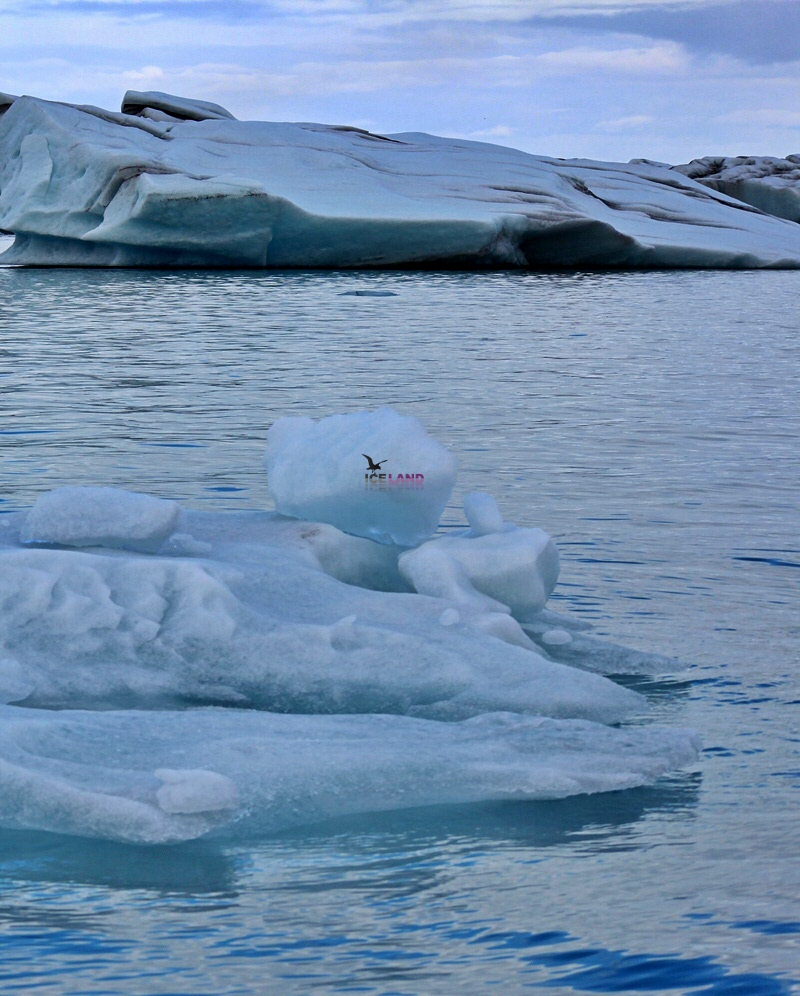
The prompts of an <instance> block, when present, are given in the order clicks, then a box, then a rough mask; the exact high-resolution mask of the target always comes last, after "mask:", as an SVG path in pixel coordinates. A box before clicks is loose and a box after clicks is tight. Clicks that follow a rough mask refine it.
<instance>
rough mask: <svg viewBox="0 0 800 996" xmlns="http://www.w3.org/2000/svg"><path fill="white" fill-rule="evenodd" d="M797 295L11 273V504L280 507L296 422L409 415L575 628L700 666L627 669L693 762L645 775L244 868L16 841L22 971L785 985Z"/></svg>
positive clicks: (69, 987)
mask: <svg viewBox="0 0 800 996" xmlns="http://www.w3.org/2000/svg"><path fill="white" fill-rule="evenodd" d="M386 291H391V292H392V293H393V294H394V296H381V297H376V296H370V294H366V293H363V292H386ZM799 291H800V274H798V273H791V272H783V273H779V272H776V273H738V274H731V273H689V272H687V273H678V272H674V273H658V274H656V273H652V274H646V273H643V274H605V275H604V274H549V275H537V274H485V275H474V274H416V273H349V274H347V273H327V274H326V273H322V274H320V273H290V274H281V273H232V272H227V273H155V272H152V273H148V272H133V271H120V272H116V273H115V272H104V271H98V272H81V271H30V270H25V271H23V270H0V485H1V486H0V511H3V510H5V511H11V510H13V509H17V508H21V507H24V506H25V505H28V504H30V503H31V502H32V501H33V500H34V498H35V497H36V495H37V494H39V493H41V492H42V491H44V490H46V489H47V488H51V487H54V486H57V485H61V484H67V483H95V484H111V485H117V486H123V487H130V488H134V489H139V490H144V491H149V492H152V493H155V494H160V495H164V496H167V497H175V498H179V499H181V500H182V501H185V502H186V503H187V504H189V505H192V506H194V507H197V508H214V509H220V508H244V507H265V506H268V504H269V500H268V495H267V491H266V482H265V476H264V472H263V469H262V467H261V456H262V450H263V445H264V437H265V433H266V430H267V428H268V426H269V425H270V424H271V422H272V421H273V420H274V419H275V418H277V417H279V416H281V415H284V414H308V415H312V416H319V415H323V414H330V413H331V412H333V411H348V410H352V409H353V408H357V407H375V406H378V405H381V404H392V405H394V406H396V407H397V408H399V409H400V410H401V411H403V412H406V413H409V414H414V415H417V416H418V417H420V418H421V419H422V420H423V421H424V422H425V423H426V424H427V425H428V426H429V427H430V429H431V431H432V432H433V433H434V435H436V436H437V437H438V438H440V439H442V441H444V442H445V443H447V444H448V445H449V446H450V447H451V448H452V449H453V450H454V451H455V452H456V453H457V455H458V458H459V461H460V466H461V476H460V483H459V487H460V489H461V492H463V491H466V490H471V489H478V490H486V491H491V492H492V493H494V494H495V495H496V497H497V498H498V501H499V504H500V506H501V509H502V510H503V512H504V513H505V514H506V516H507V518H509V519H511V520H516V521H518V522H520V523H521V524H529V525H530V524H535V525H541V526H543V527H544V528H546V529H547V530H548V531H550V532H551V533H553V534H554V535H555V536H556V538H557V540H558V543H559V546H560V549H561V552H562V575H561V581H560V583H559V587H558V589H557V590H556V594H555V598H554V600H553V601H554V607H555V608H557V609H561V610H564V611H569V612H571V613H573V614H580V615H581V616H582V617H583V618H584V619H587V620H589V621H591V622H593V623H595V624H596V627H597V629H596V632H597V634H598V635H601V636H604V637H610V638H612V639H614V640H616V641H617V642H619V643H623V644H628V645H631V646H637V647H640V648H641V649H642V650H645V651H652V652H656V653H660V654H665V655H667V656H676V657H679V658H681V659H683V660H685V661H688V662H690V664H691V665H692V666H691V667H690V669H689V670H688V671H687V672H686V673H684V674H679V675H675V676H674V677H670V676H665V677H659V678H657V679H653V678H631V677H620V678H619V679H618V680H620V681H621V682H623V683H625V684H627V685H629V686H631V687H636V688H637V689H638V690H639V691H642V692H643V693H644V694H645V695H646V696H647V698H648V700H649V701H650V703H651V706H652V709H651V714H650V715H649V716H648V717H647V719H646V722H664V723H667V724H670V725H675V726H678V725H680V726H689V727H694V728H696V729H699V730H700V731H701V732H702V734H703V737H704V740H705V745H706V749H705V751H704V753H703V758H702V763H701V772H700V773H699V774H684V775H679V776H677V777H675V778H671V779H665V780H664V781H663V782H661V783H660V784H659V785H657V786H655V787H653V788H650V789H636V790H633V791H628V792H620V793H613V794H608V795H604V796H597V797H584V798H575V799H569V800H563V801H560V802H552V803H538V804H505V805H493V806H465V807H442V808H431V809H427V810H416V811H410V812H403V813H394V814H393V813H388V814H381V815H377V816H362V817H357V818H356V817H353V818H349V819H347V820H339V821H337V822H335V823H329V824H325V825H320V826H315V827H307V828H304V829H301V830H297V831H294V832H292V833H290V834H284V835H281V836H280V837H276V838H272V839H269V840H258V841H251V842H248V843H242V844H239V845H237V846H235V847H233V846H230V845H229V844H226V843H225V842H224V841H223V840H218V841H216V842H215V841H203V842H196V843H194V844H191V845H181V846H179V847H169V848H138V847H124V846H121V845H114V844H109V843H91V844H87V843H85V842H81V841H76V840H70V839H67V838H61V837H55V836H52V835H47V834H26V833H10V832H3V833H0V878H1V879H2V881H3V904H2V906H0V914H1V915H2V917H3V922H4V930H5V935H4V936H5V938H6V939H7V941H8V946H7V947H4V949H3V959H2V961H0V979H2V984H3V985H4V986H5V987H7V988H9V989H10V988H12V987H14V986H17V987H18V989H21V990H22V991H39V990H41V991H42V992H54V993H74V992H78V991H80V992H86V993H114V994H116V993H124V994H129V993H132V992H136V993H137V994H139V993H143V994H144V993H153V994H159V996H164V994H165V993H167V992H175V993H177V992H180V993H192V994H208V996H219V994H223V993H262V992H276V993H281V994H283V993H287V994H290V996H294V994H298V996H299V994H303V996H305V994H307V993H309V992H314V991H317V990H322V991H326V992H339V991H342V992H344V991H351V992H352V991H360V992H368V993H383V994H396V993H403V994H423V993H424V994H428V993H430V994H444V996H452V994H453V993H454V992H464V993H470V994H471V993H484V992H491V991H493V990H496V991H498V992H503V993H516V992H520V991H525V990H527V988H528V987H530V986H533V985H546V986H548V987H550V988H552V989H554V990H555V991H558V992H565V993H567V992H584V991H586V992H612V991H617V992H630V991H651V992H666V991H672V992H675V991H680V992H686V991H694V990H696V989H697V990H700V991H702V992H705V993H712V994H715V996H716V994H723V993H725V994H728V993H730V994H733V993H748V994H749V993H758V994H762V993H763V994H772V993H776V994H777V993H784V992H788V991H789V984H788V982H787V979H789V978H797V977H798V976H800V966H799V965H798V954H797V952H798V949H797V944H796V939H797V935H796V925H797V923H798V921H799V920H800V916H799V915H798V908H797V896H798V895H800V882H799V881H798V878H797V863H796V855H797V853H798V849H799V848H798V845H800V841H799V840H798V824H797V821H796V819H794V817H793V812H792V809H791V802H792V799H793V797H792V796H791V794H790V793H791V792H792V790H793V788H796V785H797V781H798V777H800V776H799V775H798V772H800V751H799V750H798V741H797V738H796V736H795V735H794V734H793V733H792V730H791V725H790V722H791V719H792V717H793V716H794V713H795V711H796V705H797V702H798V701H800V688H799V687H798V677H797V674H798V669H797V658H798V655H797V642H798V636H800V629H799V628H798V624H797V620H796V613H795V611H794V606H795V605H796V604H797V585H798V571H797V563H798V557H799V556H800V555H799V554H798V547H797V481H798V480H800V448H798V447H797V438H798V436H799V435H800V413H799V412H798V395H797V389H796V384H797V380H798V373H799V372H800V371H798V365H799V364H798V358H799V356H800V341H799V340H798V338H797V335H796V301H797V295H798V292H799ZM351 292H358V293H351ZM447 521H448V523H450V524H453V523H456V522H460V521H463V519H462V514H461V512H460V508H459V506H458V496H456V499H455V500H454V502H453V506H452V507H451V508H450V509H448V511H447Z"/></svg>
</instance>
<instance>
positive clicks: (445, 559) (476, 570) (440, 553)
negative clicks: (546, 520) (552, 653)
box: [398, 508, 558, 619]
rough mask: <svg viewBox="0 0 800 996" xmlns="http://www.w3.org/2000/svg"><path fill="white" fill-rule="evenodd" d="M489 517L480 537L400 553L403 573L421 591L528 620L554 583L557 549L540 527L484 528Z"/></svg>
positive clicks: (437, 541) (442, 541) (483, 521)
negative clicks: (504, 529) (500, 530)
mask: <svg viewBox="0 0 800 996" xmlns="http://www.w3.org/2000/svg"><path fill="white" fill-rule="evenodd" d="M484 512H485V508H484ZM476 521H478V520H476ZM489 521H494V520H490V519H489V516H488V514H484V516H483V518H482V519H481V520H480V530H479V535H477V536H469V535H467V536H441V537H437V538H435V539H432V540H429V541H428V542H427V543H423V544H422V546H420V547H418V548H417V549H416V550H409V551H408V552H406V553H404V554H402V556H401V557H400V559H399V561H398V566H399V569H400V573H401V575H402V576H403V577H404V578H405V579H406V580H407V581H408V582H409V584H410V585H411V586H412V587H413V588H414V590H415V591H417V592H419V593H420V594H423V595H433V596H434V597H436V598H448V599H450V600H452V601H454V602H457V603H459V604H461V605H464V606H471V607H472V608H473V609H475V610H478V611H483V612H491V611H494V612H498V611H499V612H511V613H512V615H513V616H514V617H515V618H517V619H527V618H529V617H530V616H533V615H535V614H536V613H537V612H540V611H541V610H542V609H543V608H544V606H545V603H546V601H547V599H548V598H549V597H550V594H551V592H552V591H553V589H554V588H555V586H556V582H557V581H558V550H557V549H556V547H555V544H554V543H553V541H552V540H551V539H550V537H549V536H548V535H547V533H545V532H544V531H543V530H541V529H515V528H514V527H513V526H512V527H509V528H508V529H507V530H506V531H504V532H488V533H483V528H484V527H485V526H486V525H487V522H489ZM500 521H501V522H502V520H500Z"/></svg>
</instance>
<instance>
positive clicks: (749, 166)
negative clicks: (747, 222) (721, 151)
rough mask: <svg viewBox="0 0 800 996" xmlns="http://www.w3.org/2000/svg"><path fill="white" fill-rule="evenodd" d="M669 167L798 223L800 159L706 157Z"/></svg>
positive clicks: (712, 188) (765, 210)
mask: <svg viewBox="0 0 800 996" xmlns="http://www.w3.org/2000/svg"><path fill="white" fill-rule="evenodd" d="M672 168H673V169H674V170H676V171H677V172H679V173H682V174H683V175H684V176H688V177H691V179H693V180H697V181H698V182H699V183H702V184H703V185H704V186H706V187H709V188H711V190H718V191H719V192H720V193H722V194H728V195H729V196H731V197H735V198H736V199H737V200H740V201H744V203H745V204H750V205H752V207H755V208H759V210H761V211H764V212H766V213H767V214H773V215H775V217H776V218H786V219H787V220H788V221H794V222H800V156H787V157H786V158H785V159H780V158H777V157H776V156H731V157H724V156H706V157H705V158H704V159H693V160H692V161H691V162H690V163H686V164H684V165H682V166H673V167H672Z"/></svg>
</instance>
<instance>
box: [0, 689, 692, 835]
mask: <svg viewBox="0 0 800 996" xmlns="http://www.w3.org/2000/svg"><path fill="white" fill-rule="evenodd" d="M696 741H697V738H696V737H695V736H694V735H693V734H691V733H689V732H687V731H684V730H664V729H660V730H659V729H647V728H635V729H624V730H618V729H613V728H610V727H607V726H603V725H600V724H597V723H589V722H584V721H580V720H550V719H543V718H541V717H532V716H520V715H513V714H509V713H503V714H497V713H494V714H489V715H482V716H478V717H475V718H474V719H469V720H465V721H463V722H458V723H437V722H432V721H430V720H422V719H411V718H408V717H404V716H382V715H362V716H298V715H276V714H274V713H265V712H254V711H239V710H230V709H192V710H186V711H182V712H137V711H135V710H126V711H124V712H80V711H74V710H67V711H58V712H44V711H38V712H37V711H36V710H33V709H20V708H16V707H13V706H6V707H2V708H0V823H2V825H3V826H6V827H32V828H37V829H42V830H52V831H57V832H60V833H72V834H83V835H87V836H95V837H106V838H110V839H113V840H124V841H133V842H137V843H167V842H170V841H175V840H186V839H189V838H192V837H198V836H201V835H202V834H206V833H209V832H213V831H215V830H223V829H224V830H226V831H227V832H230V831H231V827H232V825H233V826H234V827H235V828H236V829H237V830H238V832H240V833H263V832H274V831H276V830H280V829H283V828H285V827H288V826H292V825H296V824H302V823H311V822H314V821H317V820H322V819H325V818H329V817H332V816H340V815H344V814H348V813H354V812H363V811H379V810H390V809H403V808H407V807H410V806H423V805H432V804H438V805H440V804H442V803H455V802H482V801H487V800H500V799H518V800H522V799H531V800H533V799H561V798H564V797H566V796H570V795H576V794H578V793H584V792H607V791H616V790H620V789H627V788H633V787H635V786H638V785H644V784H648V783H649V782H652V781H653V780H654V779H655V778H657V777H658V776H659V775H662V774H664V773H665V772H667V771H669V770H671V769H673V768H675V767H678V766H681V765H685V764H688V763H691V762H692V761H693V760H694V759H695V757H696V751H697V742H696Z"/></svg>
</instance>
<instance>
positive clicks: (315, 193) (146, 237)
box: [0, 91, 800, 268]
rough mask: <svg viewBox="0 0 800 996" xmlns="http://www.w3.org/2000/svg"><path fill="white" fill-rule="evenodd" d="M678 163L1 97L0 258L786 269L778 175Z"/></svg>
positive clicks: (153, 106)
mask: <svg viewBox="0 0 800 996" xmlns="http://www.w3.org/2000/svg"><path fill="white" fill-rule="evenodd" d="M681 169H683V168H681ZM681 169H678V170H675V169H671V168H669V167H668V166H666V165H665V164H658V163H649V162H645V161H638V162H633V163H627V164H624V163H602V162H595V161H592V160H582V159H580V160H577V159H576V160H562V159H555V158H549V157H545V156H533V155H530V154H528V153H525V152H520V151H518V150H514V149H509V148H503V147H500V146H495V145H489V144H485V143H480V142H469V141H462V140H458V139H450V138H441V137H437V136H433V135H425V134H419V133H404V134H399V135H375V134H372V133H370V132H367V131H364V130H363V129H359V128H352V127H335V126H331V125H323V124H309V123H297V124H289V123H276V122H261V121H249V122H244V121H237V120H234V119H233V117H232V115H231V114H230V113H229V112H228V111H226V110H225V109H224V108H222V107H220V106H219V105H217V104H211V103H209V102H206V101H198V100H190V99H187V98H181V97H175V96H171V95H169V94H163V93H156V92H146V93H139V92H134V91H131V92H129V93H127V94H126V95H125V97H124V99H123V102H122V111H121V112H113V111H107V110H103V109H101V108H97V107H90V106H77V105H71V104H65V103H55V102H51V101H45V100H39V99H36V98H33V97H26V96H22V97H14V96H12V95H8V94H6V95H0V229H3V230H6V231H10V232H13V233H14V235H15V236H16V238H15V242H14V245H13V247H12V248H11V249H10V250H8V251H7V252H6V253H4V254H3V257H2V259H3V261H4V262H7V263H18V264H23V265H69V266H167V267H170V266H176V267H177V266H181V267H182V266H201V267H209V266H222V267H231V266H237V267H240V266H247V267H364V266H397V265H417V266H430V265H436V266H441V265H444V266H459V267H474V268H481V267H536V268H542V267H566V268H573V267H579V268H586V267H623V268H632V267H687V266H696V267H736V268H747V267H797V266H800V229H798V227H797V225H796V224H793V223H791V222H790V221H788V220H784V219H785V218H788V217H793V215H791V214H786V212H785V211H783V210H782V209H781V210H777V211H775V212H774V213H775V214H778V215H783V217H773V216H771V215H770V214H769V213H768V212H769V211H770V210H771V205H773V204H777V202H778V201H781V203H784V202H785V203H786V204H787V205H788V204H789V202H790V200H791V196H790V194H789V192H787V191H785V190H784V189H783V186H782V184H783V181H782V180H781V181H779V182H778V181H776V184H773V186H775V190H774V191H771V192H770V196H769V197H768V198H766V199H764V198H761V199H760V200H759V198H755V199H754V197H751V196H750V195H749V194H747V196H744V195H742V193H741V191H740V189H739V187H736V189H734V188H733V187H731V188H730V189H729V188H728V187H726V186H724V185H722V186H721V185H720V184H715V183H712V182H708V181H707V177H706V176H705V174H702V175H701V173H702V171H701V173H695V172H692V171H688V175H684V173H685V172H687V171H686V170H683V172H681ZM695 175H696V176H697V179H695V178H694V177H695ZM698 180H700V181H701V182H698ZM726 182H727V181H726ZM737 182H738V181H737ZM756 186H758V185H753V184H749V185H748V184H745V185H744V186H743V187H741V190H742V191H744V190H745V187H746V188H747V190H748V191H749V190H751V189H752V190H755V188H756ZM761 186H762V187H763V188H764V189H765V190H766V189H767V186H768V185H765V184H762V185H761ZM778 187H780V188H781V189H778ZM729 192H732V193H733V194H734V195H735V196H734V197H731V196H728V193H729ZM736 198H740V199H736ZM744 202H749V203H744ZM753 205H756V206H753ZM765 212H767V213H765Z"/></svg>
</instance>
